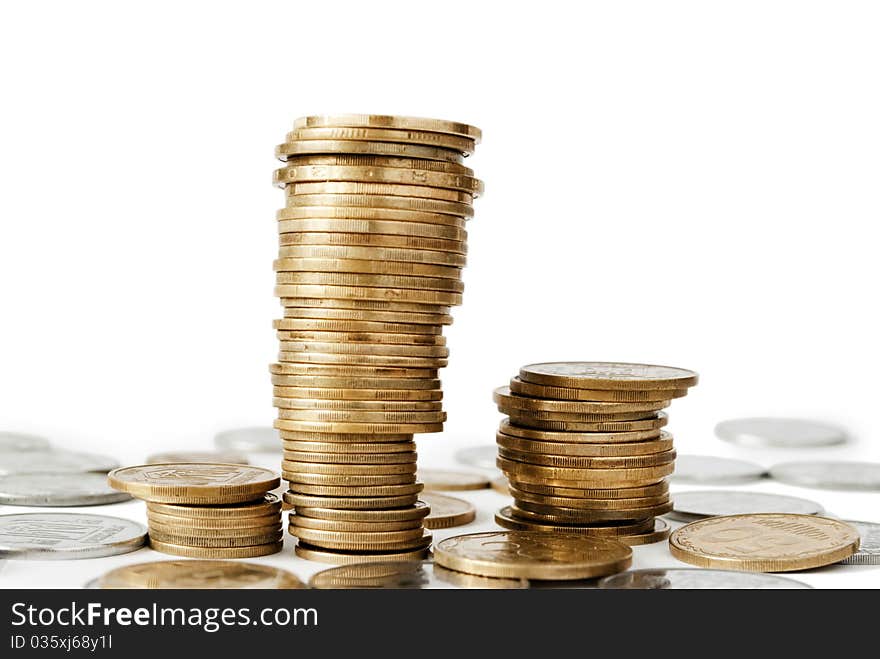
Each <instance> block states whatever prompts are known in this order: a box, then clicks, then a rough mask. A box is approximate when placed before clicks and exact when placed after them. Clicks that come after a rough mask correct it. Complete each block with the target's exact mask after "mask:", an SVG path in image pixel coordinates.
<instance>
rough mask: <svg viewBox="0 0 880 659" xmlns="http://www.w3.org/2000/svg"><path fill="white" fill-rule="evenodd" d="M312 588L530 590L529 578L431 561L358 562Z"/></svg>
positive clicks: (325, 575)
mask: <svg viewBox="0 0 880 659" xmlns="http://www.w3.org/2000/svg"><path fill="white" fill-rule="evenodd" d="M309 587H311V588H318V589H328V588H354V589H361V588H373V589H421V590H428V589H450V588H506V589H511V588H515V589H519V588H528V587H529V583H528V581H526V580H525V579H489V578H486V577H475V576H473V575H470V574H464V573H462V572H455V571H453V570H447V569H446V568H443V567H440V566H439V565H434V563H433V562H431V561H398V562H386V563H355V564H353V565H342V566H340V567H334V568H331V569H329V570H324V571H322V572H318V573H317V574H316V575H314V576H313V577H312V579H311V581H309Z"/></svg>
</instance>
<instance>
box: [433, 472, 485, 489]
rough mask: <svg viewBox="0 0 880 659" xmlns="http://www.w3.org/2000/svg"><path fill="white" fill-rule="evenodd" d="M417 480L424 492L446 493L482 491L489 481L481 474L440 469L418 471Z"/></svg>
mask: <svg viewBox="0 0 880 659" xmlns="http://www.w3.org/2000/svg"><path fill="white" fill-rule="evenodd" d="M418 477H419V480H420V481H421V482H422V483H424V484H425V490H440V491H446V492H454V491H464V490H484V489H486V488H487V487H489V484H490V483H489V479H488V478H486V477H485V476H483V475H481V474H474V473H468V472H462V471H444V470H440V469H420V470H419V474H418Z"/></svg>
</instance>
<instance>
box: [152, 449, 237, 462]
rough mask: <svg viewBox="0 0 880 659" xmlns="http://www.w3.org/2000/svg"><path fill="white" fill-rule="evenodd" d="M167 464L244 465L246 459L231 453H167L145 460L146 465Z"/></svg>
mask: <svg viewBox="0 0 880 659" xmlns="http://www.w3.org/2000/svg"><path fill="white" fill-rule="evenodd" d="M168 462H223V463H227V464H240V465H246V464H249V463H248V459H247V458H246V457H244V456H243V455H241V454H239V453H234V452H232V451H168V452H166V453H154V454H153V455H151V456H149V457H148V458H147V464H161V463H168Z"/></svg>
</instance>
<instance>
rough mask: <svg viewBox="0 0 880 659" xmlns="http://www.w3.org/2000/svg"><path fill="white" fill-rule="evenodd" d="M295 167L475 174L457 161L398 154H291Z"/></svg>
mask: <svg viewBox="0 0 880 659" xmlns="http://www.w3.org/2000/svg"><path fill="white" fill-rule="evenodd" d="M285 162H287V163H288V164H290V165H291V166H295V167H303V166H306V165H325V166H333V167H405V168H408V169H427V170H429V171H432V172H446V173H447V174H462V175H464V176H473V175H474V170H472V169H471V168H470V167H465V166H464V165H461V164H459V163H456V162H447V161H444V160H427V159H425V158H404V157H396V156H371V155H364V154H361V153H351V154H348V153H336V154H327V153H324V154H311V155H301V156H290V157H289V158H287V160H285Z"/></svg>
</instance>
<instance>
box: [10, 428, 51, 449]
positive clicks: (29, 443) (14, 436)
mask: <svg viewBox="0 0 880 659" xmlns="http://www.w3.org/2000/svg"><path fill="white" fill-rule="evenodd" d="M49 448H50V446H49V440H48V439H46V438H45V437H40V436H39V435H29V434H27V433H23V432H2V431H0V451H47V450H49Z"/></svg>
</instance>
